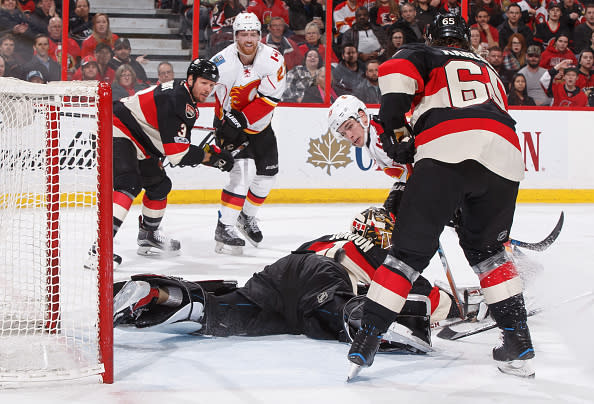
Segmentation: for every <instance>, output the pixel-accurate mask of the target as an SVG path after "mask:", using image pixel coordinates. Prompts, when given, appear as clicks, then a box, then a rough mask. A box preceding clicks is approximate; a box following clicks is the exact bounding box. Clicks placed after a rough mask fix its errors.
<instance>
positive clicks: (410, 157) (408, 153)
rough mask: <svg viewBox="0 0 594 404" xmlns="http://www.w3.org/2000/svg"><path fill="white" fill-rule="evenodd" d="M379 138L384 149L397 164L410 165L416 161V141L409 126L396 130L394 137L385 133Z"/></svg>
mask: <svg viewBox="0 0 594 404" xmlns="http://www.w3.org/2000/svg"><path fill="white" fill-rule="evenodd" d="M379 137H380V140H381V142H382V148H383V149H384V151H385V152H386V154H387V155H388V157H390V158H391V159H392V160H394V161H395V162H396V163H400V164H410V163H413V162H414V161H415V158H414V157H415V140H414V138H413V137H412V135H411V133H410V131H409V129H408V127H407V126H403V127H402V128H400V129H395V130H394V134H392V135H391V134H389V133H388V132H387V131H386V132H383V133H382V134H380V135H379Z"/></svg>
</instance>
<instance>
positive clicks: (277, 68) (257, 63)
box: [211, 43, 286, 133]
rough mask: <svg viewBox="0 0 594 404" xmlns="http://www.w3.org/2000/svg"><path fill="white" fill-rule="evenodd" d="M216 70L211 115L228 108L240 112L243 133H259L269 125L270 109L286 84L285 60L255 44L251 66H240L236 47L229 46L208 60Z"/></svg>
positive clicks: (267, 47) (261, 45)
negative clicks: (245, 124) (216, 76)
mask: <svg viewBox="0 0 594 404" xmlns="http://www.w3.org/2000/svg"><path fill="white" fill-rule="evenodd" d="M211 62H213V63H214V64H215V65H216V66H217V67H218V68H219V75H220V79H219V81H218V82H217V84H216V86H215V103H216V105H215V115H216V116H217V118H219V119H221V118H222V117H223V114H224V112H223V111H230V110H231V109H232V108H233V109H235V110H238V111H241V112H243V114H244V115H245V117H246V118H247V121H248V127H247V128H246V129H245V131H246V132H247V133H259V132H261V131H262V130H264V129H266V127H267V126H268V125H270V121H271V120H272V115H273V113H274V108H275V107H276V105H277V104H278V102H279V101H280V98H281V96H282V95H283V92H284V91H285V85H286V79H285V76H286V71H285V60H284V58H283V55H282V54H280V53H279V52H278V51H277V50H276V49H274V48H271V47H270V46H267V45H265V44H263V43H258V50H257V53H256V57H255V59H254V61H253V63H252V64H251V65H245V66H244V65H243V63H242V62H241V60H240V59H239V54H238V52H237V47H236V45H235V44H231V45H229V46H227V47H226V48H225V49H223V50H222V51H221V52H219V53H217V54H216V55H214V56H213V57H212V58H211Z"/></svg>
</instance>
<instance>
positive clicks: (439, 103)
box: [378, 44, 524, 181]
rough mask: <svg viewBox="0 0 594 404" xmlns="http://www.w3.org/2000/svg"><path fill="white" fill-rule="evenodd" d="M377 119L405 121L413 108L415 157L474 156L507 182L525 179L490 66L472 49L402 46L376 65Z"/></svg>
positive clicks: (394, 125)
mask: <svg viewBox="0 0 594 404" xmlns="http://www.w3.org/2000/svg"><path fill="white" fill-rule="evenodd" d="M378 80H379V87H380V90H381V93H382V101H381V108H380V112H379V116H380V120H381V121H382V122H383V123H384V125H385V127H386V130H388V129H398V128H401V127H402V126H404V123H405V117H404V114H405V113H406V112H407V111H408V109H409V108H412V111H413V114H412V117H411V126H412V127H413V133H414V135H415V146H416V149H417V150H416V155H415V162H416V161H419V160H421V159H424V158H431V159H435V160H438V161H443V162H446V163H459V162H462V161H464V160H469V159H472V160H476V161H478V162H479V163H481V164H482V165H483V166H485V167H486V168H488V169H489V170H490V171H492V172H494V173H495V174H498V175H500V176H502V177H504V178H507V179H509V180H511V181H520V180H521V179H523V178H524V161H523V157H522V152H521V148H520V142H519V139H518V135H517V134H516V131H515V123H516V122H515V121H514V120H513V119H512V117H511V116H510V115H509V114H508V113H507V96H506V92H505V89H504V86H503V83H502V82H501V79H500V78H499V76H498V74H497V73H496V72H495V70H494V69H493V67H492V66H491V65H490V64H489V63H488V62H487V61H485V60H484V59H483V58H482V57H480V56H478V55H476V54H475V53H473V52H471V51H466V50H463V49H458V48H451V47H441V46H435V47H431V46H428V45H425V44H410V45H404V46H402V47H401V48H400V50H399V51H398V52H397V53H396V54H395V55H394V57H393V58H392V59H390V60H388V61H386V62H385V63H383V64H382V65H381V66H380V68H379V78H378Z"/></svg>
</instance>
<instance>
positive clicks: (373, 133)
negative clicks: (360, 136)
mask: <svg viewBox="0 0 594 404" xmlns="http://www.w3.org/2000/svg"><path fill="white" fill-rule="evenodd" d="M369 122H370V123H369V128H368V134H367V141H366V142H365V145H364V146H363V147H365V149H367V151H368V152H369V155H370V156H371V158H372V159H373V160H374V161H375V164H376V165H377V166H378V167H379V168H380V170H382V171H383V172H384V173H386V174H387V175H389V176H390V177H392V178H394V179H397V180H398V181H399V182H406V180H407V179H408V177H409V173H410V171H411V169H412V166H410V165H409V164H400V163H397V162H395V161H394V160H392V159H391V158H390V157H388V155H387V154H386V152H385V151H384V149H383V148H382V141H381V140H380V137H379V135H381V134H382V133H383V132H384V128H382V126H381V125H380V124H379V123H377V122H375V121H374V120H373V118H371V117H370V120H369Z"/></svg>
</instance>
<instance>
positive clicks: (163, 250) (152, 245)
mask: <svg viewBox="0 0 594 404" xmlns="http://www.w3.org/2000/svg"><path fill="white" fill-rule="evenodd" d="M138 226H139V228H138V238H137V240H136V241H137V242H138V250H136V253H137V254H138V255H145V256H155V255H156V256H159V255H170V256H171V255H178V254H179V253H180V249H181V245H180V242H179V240H175V239H172V238H170V237H169V236H167V235H166V234H165V233H163V232H162V231H161V230H159V229H156V230H152V229H150V228H148V227H147V226H145V225H144V223H143V222H142V216H140V217H139V218H138Z"/></svg>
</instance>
